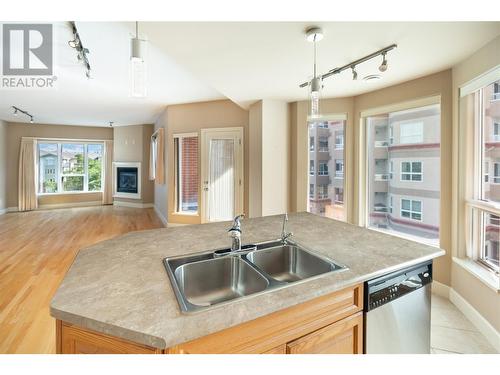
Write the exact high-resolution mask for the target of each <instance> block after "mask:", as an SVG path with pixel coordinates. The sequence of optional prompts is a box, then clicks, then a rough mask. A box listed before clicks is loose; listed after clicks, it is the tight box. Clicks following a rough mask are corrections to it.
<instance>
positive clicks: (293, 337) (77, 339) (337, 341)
mask: <svg viewBox="0 0 500 375" xmlns="http://www.w3.org/2000/svg"><path fill="white" fill-rule="evenodd" d="M362 309H363V285H362V284H358V285H354V286H352V287H348V288H345V289H343V290H340V291H337V292H334V293H331V294H329V295H326V296H322V297H319V298H316V299H313V300H310V301H307V302H304V303H300V304H298V305H295V306H292V307H289V308H286V309H284V310H281V311H277V312H275V313H272V314H269V315H266V316H263V317H261V318H257V319H255V320H252V321H249V322H246V323H243V324H240V325H237V326H235V327H231V328H228V329H225V330H222V331H219V332H216V333H213V334H211V335H208V336H204V337H201V338H198V339H196V340H193V341H189V342H186V343H183V344H180V345H177V346H174V347H171V348H168V349H165V350H162V349H156V348H151V347H148V346H144V345H140V344H136V343H133V342H130V341H127V340H123V339H120V338H116V337H112V336H108V335H104V334H100V333H97V332H93V331H90V330H87V329H83V328H80V327H76V326H73V325H71V324H67V323H65V322H61V321H57V352H58V353H71V354H83V353H151V354H154V353H168V354H202V353H214V354H215V353H224V354H230V353H239V354H243V353H254V354H257V353H262V354H299V353H339V354H340V353H349V354H357V353H362V348H363V314H362Z"/></svg>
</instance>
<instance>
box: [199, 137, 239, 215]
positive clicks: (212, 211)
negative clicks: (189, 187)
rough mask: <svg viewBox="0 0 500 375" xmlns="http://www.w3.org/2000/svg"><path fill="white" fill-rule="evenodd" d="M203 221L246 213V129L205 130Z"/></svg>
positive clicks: (202, 161) (202, 186) (203, 144)
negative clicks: (244, 205) (244, 178)
mask: <svg viewBox="0 0 500 375" xmlns="http://www.w3.org/2000/svg"><path fill="white" fill-rule="evenodd" d="M201 147H202V148H201V177H202V178H201V189H202V190H201V191H202V194H201V201H202V202H201V218H202V222H204V223H207V222H214V221H227V220H232V219H233V217H234V216H236V215H239V214H241V213H243V128H218V129H202V130H201Z"/></svg>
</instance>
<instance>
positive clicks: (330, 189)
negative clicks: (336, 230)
mask: <svg viewBox="0 0 500 375" xmlns="http://www.w3.org/2000/svg"><path fill="white" fill-rule="evenodd" d="M308 132H309V134H308V135H309V139H312V138H314V140H315V141H316V147H315V149H314V150H310V151H309V152H308V155H307V156H308V157H309V176H311V177H309V189H314V192H315V195H314V196H311V195H309V200H308V205H307V211H308V212H311V213H313V214H316V215H321V216H325V217H329V218H332V219H337V220H345V219H346V218H345V207H344V205H343V200H344V197H343V191H344V177H343V176H344V175H343V161H344V150H343V149H344V134H345V121H344V120H327V121H325V120H319V121H311V122H309V123H308ZM333 142H334V145H333V144H332V143H333ZM315 162H316V164H315ZM337 164H339V165H340V164H342V168H341V169H340V166H339V167H338V168H339V172H340V170H341V171H342V174H340V173H339V174H338V175H337V173H336V177H335V178H328V177H323V176H329V175H330V170H332V171H334V170H335V171H336V172H337ZM315 174H316V175H317V176H320V177H313V176H314V175H315ZM332 174H333V173H332ZM311 186H313V187H311ZM310 191H311V190H310Z"/></svg>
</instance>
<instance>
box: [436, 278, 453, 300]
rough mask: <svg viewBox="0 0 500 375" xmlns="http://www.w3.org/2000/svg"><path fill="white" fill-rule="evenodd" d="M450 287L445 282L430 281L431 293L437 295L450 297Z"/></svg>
mask: <svg viewBox="0 0 500 375" xmlns="http://www.w3.org/2000/svg"><path fill="white" fill-rule="evenodd" d="M450 289H451V288H450V287H449V286H448V285H446V284H442V283H440V282H439V281H436V280H433V281H432V293H434V294H435V295H437V296H440V297H443V298H446V299H450Z"/></svg>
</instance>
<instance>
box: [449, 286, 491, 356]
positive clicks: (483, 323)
mask: <svg viewBox="0 0 500 375" xmlns="http://www.w3.org/2000/svg"><path fill="white" fill-rule="evenodd" d="M450 301H451V302H452V303H453V304H454V305H455V306H456V307H457V308H458V309H459V310H460V311H461V312H462V314H464V315H465V316H466V317H467V319H469V320H470V321H471V323H472V324H473V325H474V326H475V327H476V328H477V329H478V330H479V332H481V333H482V334H483V335H484V337H486V339H487V340H488V341H489V343H490V344H491V345H492V346H493V347H494V348H495V349H496V350H497V351H499V352H500V333H499V332H498V331H497V330H496V329H495V327H493V326H492V325H491V324H490V323H489V322H488V321H487V320H486V319H485V318H484V317H483V316H482V315H481V314H480V313H479V312H478V311H477V310H476V309H475V308H474V307H473V306H472V305H471V304H470V303H469V302H467V300H466V299H465V298H464V297H462V296H461V295H460V294H458V293H457V292H456V291H455V290H454V289H451V288H450Z"/></svg>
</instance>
